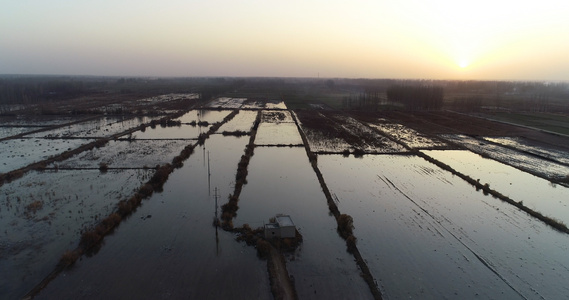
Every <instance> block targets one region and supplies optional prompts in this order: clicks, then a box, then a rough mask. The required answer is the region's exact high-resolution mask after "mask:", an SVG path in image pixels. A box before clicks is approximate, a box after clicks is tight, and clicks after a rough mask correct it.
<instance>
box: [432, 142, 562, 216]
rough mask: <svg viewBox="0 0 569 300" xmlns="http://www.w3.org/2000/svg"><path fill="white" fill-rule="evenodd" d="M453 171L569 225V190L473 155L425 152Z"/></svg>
mask: <svg viewBox="0 0 569 300" xmlns="http://www.w3.org/2000/svg"><path fill="white" fill-rule="evenodd" d="M423 153H425V154H427V155H428V156H430V157H432V158H434V159H436V160H438V161H441V162H443V163H445V164H447V165H449V166H450V167H452V168H453V169H455V170H457V171H458V172H461V173H462V174H465V175H468V176H470V177H471V178H473V179H475V180H477V179H479V180H480V183H482V184H486V183H487V184H489V185H490V188H491V189H493V190H496V191H498V192H500V193H501V194H503V195H505V196H507V197H509V198H511V199H513V200H514V201H516V202H519V201H522V202H523V205H524V206H527V207H529V208H531V209H532V210H535V211H538V212H540V213H542V214H543V215H545V216H548V217H553V218H555V219H557V220H560V221H562V222H563V223H565V224H569V188H566V187H563V186H556V185H552V184H551V183H550V182H549V181H547V180H545V179H542V178H539V177H537V176H534V175H531V174H528V173H526V172H523V171H520V170H518V169H516V168H514V167H511V166H508V165H505V164H502V163H500V162H498V161H495V160H492V159H487V158H483V157H481V156H480V155H478V154H476V153H472V152H470V151H462V150H454V151H450V150H449V151H443V150H433V151H423Z"/></svg>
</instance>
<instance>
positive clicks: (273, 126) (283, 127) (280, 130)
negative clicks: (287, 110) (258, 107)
mask: <svg viewBox="0 0 569 300" xmlns="http://www.w3.org/2000/svg"><path fill="white" fill-rule="evenodd" d="M299 144H302V138H301V137H300V134H299V133H298V128H297V127H296V124H294V123H278V124H277V123H261V125H260V126H259V129H258V131H257V137H256V138H255V145H299Z"/></svg>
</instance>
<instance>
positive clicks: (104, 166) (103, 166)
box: [99, 162, 109, 173]
mask: <svg viewBox="0 0 569 300" xmlns="http://www.w3.org/2000/svg"><path fill="white" fill-rule="evenodd" d="M108 169H109V166H108V165H107V164H106V163H104V162H101V163H99V171H101V173H105V172H107V170H108Z"/></svg>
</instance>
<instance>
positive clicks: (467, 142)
mask: <svg viewBox="0 0 569 300" xmlns="http://www.w3.org/2000/svg"><path fill="white" fill-rule="evenodd" d="M444 138H446V139H448V140H451V141H453V142H455V143H457V144H460V145H462V146H464V147H465V148H467V149H468V150H471V151H472V152H475V153H478V154H480V155H484V156H487V157H490V158H492V159H495V160H498V161H501V162H504V163H506V164H509V165H511V166H514V167H516V168H519V169H521V170H524V171H527V172H531V173H535V174H538V175H540V176H543V177H546V178H557V179H560V178H564V177H566V176H567V175H569V165H566V164H561V163H558V162H556V161H554V160H550V159H543V158H540V157H537V156H535V155H532V154H528V153H524V152H522V151H518V150H514V149H511V148H507V147H502V146H499V145H497V144H494V143H489V142H486V141H485V140H483V139H477V138H473V137H469V136H465V135H445V136H444Z"/></svg>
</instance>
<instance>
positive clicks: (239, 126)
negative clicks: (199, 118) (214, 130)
mask: <svg viewBox="0 0 569 300" xmlns="http://www.w3.org/2000/svg"><path fill="white" fill-rule="evenodd" d="M256 117H257V112H256V111H250V110H242V111H240V112H239V113H238V114H237V115H236V116H235V117H233V119H231V120H230V121H229V122H227V123H225V124H223V125H221V127H220V128H219V130H218V132H224V131H245V132H249V131H251V127H253V122H255V118H256Z"/></svg>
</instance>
